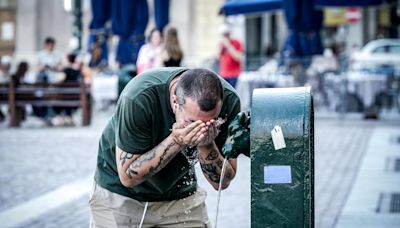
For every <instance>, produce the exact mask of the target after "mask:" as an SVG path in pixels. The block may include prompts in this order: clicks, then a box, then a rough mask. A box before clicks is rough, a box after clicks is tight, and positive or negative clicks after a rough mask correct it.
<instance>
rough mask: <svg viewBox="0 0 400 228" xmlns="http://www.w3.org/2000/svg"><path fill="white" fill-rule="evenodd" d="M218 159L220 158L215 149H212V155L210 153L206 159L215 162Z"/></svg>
mask: <svg viewBox="0 0 400 228" xmlns="http://www.w3.org/2000/svg"><path fill="white" fill-rule="evenodd" d="M217 158H218V151H217V150H215V149H211V151H210V153H208V156H207V157H206V160H207V161H214V160H215V159H217Z"/></svg>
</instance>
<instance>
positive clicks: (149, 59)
mask: <svg viewBox="0 0 400 228" xmlns="http://www.w3.org/2000/svg"><path fill="white" fill-rule="evenodd" d="M161 43H162V36H161V32H160V31H159V30H158V29H152V30H151V32H150V35H149V38H148V43H146V44H145V45H143V46H142V47H141V48H140V50H139V54H138V58H137V61H136V66H137V74H140V73H142V72H143V71H145V70H147V69H150V68H153V67H155V66H156V64H157V55H158V54H159V51H160V50H159V49H160V47H161Z"/></svg>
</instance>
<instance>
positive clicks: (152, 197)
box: [95, 67, 240, 202]
mask: <svg viewBox="0 0 400 228" xmlns="http://www.w3.org/2000/svg"><path fill="white" fill-rule="evenodd" d="M186 70H188V69H187V68H176V67H168V68H159V69H155V70H150V71H146V72H144V73H142V74H140V75H139V76H137V77H135V78H133V79H132V80H131V81H130V82H129V83H128V84H127V86H126V87H125V89H124V90H123V91H122V93H121V96H120V98H119V99H118V102H117V108H116V112H115V113H114V115H113V116H112V117H111V119H110V121H109V122H108V124H107V126H106V127H105V129H104V131H103V133H102V136H101V138H100V142H99V151H98V157H97V169H96V173H95V180H96V182H97V183H98V184H99V185H100V186H102V187H103V188H106V189H108V190H109V191H111V192H115V193H118V194H120V195H123V196H126V197H130V198H133V199H136V200H138V201H142V202H144V201H149V202H154V201H170V200H176V199H181V198H184V197H187V196H189V195H191V194H192V193H193V192H195V191H196V186H197V179H196V175H195V171H194V167H193V166H190V165H189V164H188V161H187V159H186V158H185V156H184V155H183V154H181V153H178V154H177V155H176V156H175V157H174V158H173V159H172V160H171V161H170V162H169V163H168V164H167V165H166V166H165V167H164V168H163V169H161V170H160V171H159V172H158V173H156V174H155V175H153V176H152V177H149V178H147V179H146V181H144V182H142V183H141V184H139V185H136V186H134V187H131V188H127V187H125V186H123V185H122V183H121V181H120V179H119V177H118V171H117V165H116V161H115V147H116V145H117V146H118V147H119V148H121V149H122V150H123V151H125V152H128V153H132V154H144V153H146V152H147V151H149V150H151V149H153V148H154V147H155V146H157V145H158V144H159V143H160V142H162V141H163V140H164V139H165V138H166V137H168V135H169V134H170V133H171V132H170V129H171V127H172V124H173V123H174V122H175V115H174V113H173V111H172V108H171V105H170V100H169V84H170V82H171V80H172V79H173V78H174V77H176V76H178V75H180V74H182V73H183V72H185V71H186ZM221 81H222V84H223V87H224V99H223V106H222V109H221V113H220V117H222V118H227V119H228V121H227V122H226V123H224V124H223V125H222V126H221V128H220V130H221V132H220V134H219V135H218V137H217V138H216V144H217V146H218V148H219V149H220V150H221V148H222V145H223V143H224V142H225V139H226V137H227V129H228V123H229V122H230V121H232V120H233V118H234V117H235V116H236V114H237V113H238V112H239V111H240V100H239V97H238V95H237V94H236V92H235V91H234V89H233V88H232V87H231V86H230V85H229V84H228V83H226V82H225V80H224V79H222V78H221Z"/></svg>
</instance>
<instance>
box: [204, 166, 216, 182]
mask: <svg viewBox="0 0 400 228" xmlns="http://www.w3.org/2000/svg"><path fill="white" fill-rule="evenodd" d="M201 170H203V173H204V174H206V175H207V176H208V178H209V179H210V180H211V181H212V182H215V183H219V178H220V175H219V174H218V173H217V166H215V165H214V164H201Z"/></svg>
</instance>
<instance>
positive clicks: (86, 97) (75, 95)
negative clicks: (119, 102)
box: [0, 80, 92, 127]
mask: <svg viewBox="0 0 400 228" xmlns="http://www.w3.org/2000/svg"><path fill="white" fill-rule="evenodd" d="M91 103H92V102H91V96H90V85H88V84H86V83H85V82H84V81H83V80H82V81H80V82H63V83H60V84H20V85H18V86H16V85H15V83H13V82H10V83H8V84H1V85H0V104H8V107H9V112H10V122H9V126H10V127H18V126H20V123H21V119H22V116H21V113H19V112H18V109H17V107H25V106H26V105H28V104H29V105H32V106H43V107H71V108H81V110H82V125H83V126H88V125H89V124H90V121H91Z"/></svg>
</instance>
